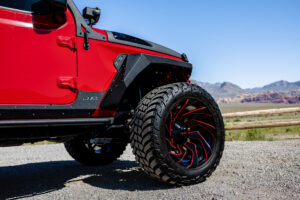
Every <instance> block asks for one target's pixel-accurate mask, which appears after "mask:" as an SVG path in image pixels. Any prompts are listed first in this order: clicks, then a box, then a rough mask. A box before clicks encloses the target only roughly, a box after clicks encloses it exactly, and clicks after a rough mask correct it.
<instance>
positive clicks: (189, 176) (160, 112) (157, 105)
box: [130, 83, 225, 186]
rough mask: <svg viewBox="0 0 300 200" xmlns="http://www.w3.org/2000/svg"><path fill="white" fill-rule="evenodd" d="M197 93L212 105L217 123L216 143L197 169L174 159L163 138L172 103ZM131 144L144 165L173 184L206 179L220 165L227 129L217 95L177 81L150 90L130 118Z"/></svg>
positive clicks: (160, 178)
mask: <svg viewBox="0 0 300 200" xmlns="http://www.w3.org/2000/svg"><path fill="white" fill-rule="evenodd" d="M187 97H195V98H198V99H199V100H201V102H202V103H203V104H204V105H205V106H207V108H208V109H209V111H210V113H211V115H212V117H213V120H214V123H215V126H216V143H215V146H214V150H213V151H212V154H211V156H210V158H209V159H208V161H207V162H206V163H204V164H203V165H201V166H200V167H198V168H195V169H188V168H185V167H182V166H181V165H179V164H177V163H176V162H174V160H173V159H172V158H171V156H170V154H169V152H168V149H167V147H166V141H165V139H164V134H165V131H163V129H164V128H163V127H164V126H165V122H164V119H165V118H166V115H167V114H168V113H169V111H170V109H171V107H172V105H173V104H174V103H175V102H176V101H177V102H178V101H179V100H180V99H182V98H187ZM130 126H131V130H130V132H131V135H130V141H131V147H132V148H133V153H134V154H135V156H136V160H137V161H138V162H139V164H140V166H141V168H142V169H143V170H144V171H145V172H146V173H147V174H148V175H150V176H152V177H154V178H155V179H158V180H160V181H162V182H165V183H168V184H170V185H178V186H180V185H191V184H196V183H199V182H203V181H205V179H206V178H207V177H209V176H210V175H211V174H212V172H213V171H214V170H215V169H216V167H217V166H218V164H219V162H220V159H221V157H222V153H223V150H224V140H225V131H224V123H223V118H222V115H221V112H220V110H219V107H218V105H217V104H216V102H215V101H214V99H213V98H212V97H211V96H210V95H209V94H208V93H207V92H206V91H205V90H204V89H202V88H201V87H199V86H197V85H194V84H189V83H174V84H170V85H165V86H162V87H159V88H156V89H154V90H152V91H151V92H149V93H148V94H147V95H146V96H145V97H144V98H143V99H142V100H141V102H140V103H139V104H138V106H137V108H136V110H135V113H134V117H133V119H132V121H131V124H130Z"/></svg>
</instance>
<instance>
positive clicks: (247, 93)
mask: <svg viewBox="0 0 300 200" xmlns="http://www.w3.org/2000/svg"><path fill="white" fill-rule="evenodd" d="M191 82H192V83H195V84H197V85H199V86H200V87H202V88H204V89H205V90H207V91H208V92H209V93H210V94H211V95H212V96H213V97H214V98H215V99H216V100H217V102H219V103H247V102H248V103H249V102H255V103H286V104H296V103H297V104H299V103H300V81H297V82H288V81H283V80H282V81H277V82H274V83H271V84H268V85H265V86H263V87H257V88H251V89H242V88H240V87H239V86H238V85H235V84H233V83H230V82H224V83H215V84H210V83H205V82H199V81H195V80H194V81H193V80H192V81H191Z"/></svg>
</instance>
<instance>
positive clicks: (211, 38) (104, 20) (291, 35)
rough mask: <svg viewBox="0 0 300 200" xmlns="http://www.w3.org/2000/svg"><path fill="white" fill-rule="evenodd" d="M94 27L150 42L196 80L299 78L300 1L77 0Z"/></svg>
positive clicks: (248, 83) (246, 82) (250, 82)
mask: <svg viewBox="0 0 300 200" xmlns="http://www.w3.org/2000/svg"><path fill="white" fill-rule="evenodd" d="M74 1H75V3H76V4H77V6H78V7H79V8H80V9H82V8H84V6H90V7H96V6H98V7H100V8H101V10H102V16H101V19H100V21H99V23H98V24H97V25H96V26H95V27H97V28H101V29H105V30H114V31H118V32H122V33H127V34H130V35H133V36H137V37H141V38H143V39H147V40H150V41H153V42H156V43H159V44H162V45H164V46H167V47H169V48H172V49H174V50H176V51H178V52H180V53H183V52H184V53H186V54H187V55H188V58H189V60H190V62H191V63H192V64H193V65H194V70H193V74H192V79H196V80H199V81H204V82H210V83H214V82H223V81H230V82H232V83H235V84H238V85H239V86H241V87H242V88H249V87H256V86H263V85H265V84H268V83H271V82H274V81H277V80H288V81H298V80H300V0H226V1H224V0H206V1H204V0H188V1H176V0H151V1H141V0H126V1H124V0H74Z"/></svg>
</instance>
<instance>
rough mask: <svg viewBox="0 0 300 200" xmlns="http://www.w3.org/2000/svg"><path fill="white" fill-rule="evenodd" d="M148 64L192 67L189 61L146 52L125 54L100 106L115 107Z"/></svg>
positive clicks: (189, 68)
mask: <svg viewBox="0 0 300 200" xmlns="http://www.w3.org/2000/svg"><path fill="white" fill-rule="evenodd" d="M122 55H124V54H122ZM150 65H161V66H162V67H163V66H167V67H170V66H176V67H178V68H183V69H188V70H190V71H192V68H193V66H192V64H190V63H187V62H183V61H178V60H173V59H169V58H165V57H160V56H153V55H148V54H131V55H127V57H126V59H124V60H123V62H122V66H121V67H120V70H119V71H118V73H117V75H116V76H115V78H114V80H113V82H112V83H111V85H110V88H109V90H108V92H107V94H106V95H105V97H104V99H103V101H102V103H101V108H103V109H117V108H118V105H119V104H120V102H121V100H122V97H123V95H124V94H125V92H126V89H127V88H128V87H129V86H130V84H131V83H132V82H133V81H134V79H135V78H136V77H137V76H138V75H139V74H140V73H141V72H142V71H144V70H145V69H146V68H148V67H149V66H150Z"/></svg>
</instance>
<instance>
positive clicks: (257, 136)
mask: <svg viewBox="0 0 300 200" xmlns="http://www.w3.org/2000/svg"><path fill="white" fill-rule="evenodd" d="M246 140H247V141H255V140H265V135H264V134H263V133H262V132H261V130H260V129H250V130H248V131H247V133H246Z"/></svg>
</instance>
